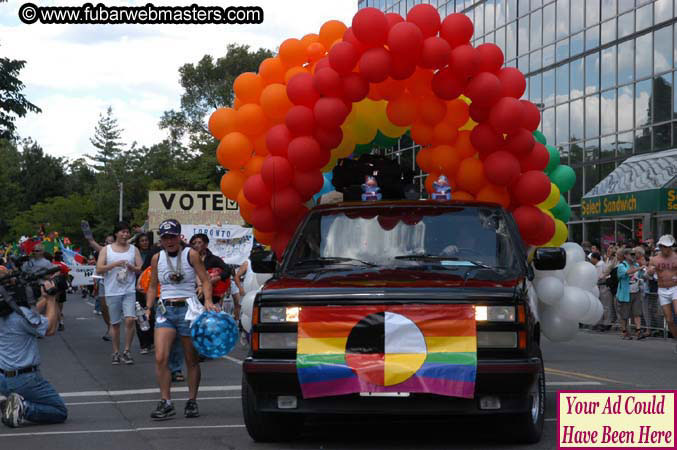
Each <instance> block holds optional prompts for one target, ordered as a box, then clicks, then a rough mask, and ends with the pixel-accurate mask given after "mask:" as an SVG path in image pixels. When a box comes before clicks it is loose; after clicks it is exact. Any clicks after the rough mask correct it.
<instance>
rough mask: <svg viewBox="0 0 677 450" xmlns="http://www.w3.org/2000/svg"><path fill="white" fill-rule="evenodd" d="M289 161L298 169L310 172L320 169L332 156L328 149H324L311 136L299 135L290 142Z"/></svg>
mask: <svg viewBox="0 0 677 450" xmlns="http://www.w3.org/2000/svg"><path fill="white" fill-rule="evenodd" d="M288 154H289V162H290V163H291V164H292V165H293V166H294V168H295V169H296V170H299V171H301V172H309V171H311V170H319V169H321V168H322V167H324V166H325V165H327V163H328V162H329V159H330V157H331V155H330V153H329V151H328V150H323V149H322V148H321V147H320V144H319V143H318V142H317V141H316V140H315V138H312V137H310V136H299V137H297V138H294V139H293V140H292V141H291V142H290V143H289V150H288Z"/></svg>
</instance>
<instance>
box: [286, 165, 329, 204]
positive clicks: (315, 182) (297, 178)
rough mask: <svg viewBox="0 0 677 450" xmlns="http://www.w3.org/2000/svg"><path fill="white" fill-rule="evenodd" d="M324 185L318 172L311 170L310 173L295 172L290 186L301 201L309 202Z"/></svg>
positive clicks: (320, 173) (322, 178)
mask: <svg viewBox="0 0 677 450" xmlns="http://www.w3.org/2000/svg"><path fill="white" fill-rule="evenodd" d="M323 184H324V177H323V176H322V172H320V171H319V170H311V171H310V172H298V171H297V172H296V173H295V174H294V181H292V186H294V189H296V191H297V192H298V193H299V194H300V195H301V199H302V201H308V200H310V199H311V198H312V197H313V195H315V194H317V193H318V192H320V189H322V185H323Z"/></svg>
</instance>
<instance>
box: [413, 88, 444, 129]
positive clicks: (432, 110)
mask: <svg viewBox="0 0 677 450" xmlns="http://www.w3.org/2000/svg"><path fill="white" fill-rule="evenodd" d="M446 113H447V104H446V103H444V102H443V101H442V100H440V99H438V98H437V97H436V96H434V95H428V96H426V97H423V98H420V99H419V116H420V117H421V119H422V120H423V121H424V122H426V123H428V124H430V125H435V124H437V123H439V122H441V121H442V119H444V116H445V114H446Z"/></svg>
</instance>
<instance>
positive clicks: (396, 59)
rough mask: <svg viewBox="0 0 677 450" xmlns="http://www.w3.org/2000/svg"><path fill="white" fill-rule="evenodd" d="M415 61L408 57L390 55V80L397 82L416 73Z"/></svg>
mask: <svg viewBox="0 0 677 450" xmlns="http://www.w3.org/2000/svg"><path fill="white" fill-rule="evenodd" d="M416 61H417V59H416V58H411V57H410V56H409V55H406V56H405V55H392V61H391V62H390V78H392V79H393V80H398V81H400V80H407V79H409V78H410V77H411V76H412V75H413V74H414V72H416Z"/></svg>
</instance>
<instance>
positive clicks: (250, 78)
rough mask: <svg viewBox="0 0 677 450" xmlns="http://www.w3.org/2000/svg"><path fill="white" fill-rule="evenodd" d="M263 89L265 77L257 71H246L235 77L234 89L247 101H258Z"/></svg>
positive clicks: (238, 95) (241, 98)
mask: <svg viewBox="0 0 677 450" xmlns="http://www.w3.org/2000/svg"><path fill="white" fill-rule="evenodd" d="M262 90H263V79H262V78H261V77H260V76H258V75H257V74H255V73H252V72H245V73H243V74H240V75H239V76H238V77H237V78H235V83H234V84H233V91H235V95H236V96H237V97H238V98H239V99H240V100H242V101H243V102H245V103H258V102H259V96H260V95H261V91H262Z"/></svg>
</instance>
